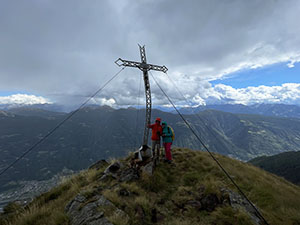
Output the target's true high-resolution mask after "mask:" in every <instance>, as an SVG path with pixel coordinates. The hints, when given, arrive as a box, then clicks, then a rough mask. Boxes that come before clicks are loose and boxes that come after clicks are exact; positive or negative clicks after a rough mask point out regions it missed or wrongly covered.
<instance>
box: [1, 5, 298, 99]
mask: <svg viewBox="0 0 300 225" xmlns="http://www.w3.org/2000/svg"><path fill="white" fill-rule="evenodd" d="M299 12H300V1H297V0H294V1H293V0H286V1H279V0H251V1H247V0H235V1H234V0H222V1H221V0H218V1H217V0H206V1H204V0H201V1H200V0H186V1H174V0H155V1H154V0H152V1H149V0H142V1H141V0H139V1H137V0H136V1H129V0H126V1H124V0H119V1H108V0H107V1H104V0H103V1H98V0H97V1H96V0H89V1H81V0H74V1H69V0H68V1H67V0H59V1H58V0H57V1H50V0H26V1H14V0H12V1H8V0H7V1H5V0H2V1H0V90H1V91H25V92H28V93H34V94H36V95H40V96H44V97H46V98H48V99H50V100H51V101H54V102H60V103H65V102H70V101H71V102H72V101H74V102H77V101H78V102H81V99H80V98H78V96H81V95H82V96H87V95H89V94H90V93H92V92H93V91H94V90H96V89H97V88H98V87H99V86H100V85H101V84H102V83H103V81H104V80H107V79H109V77H110V76H112V75H113V74H114V73H116V72H117V71H118V70H119V68H118V67H117V66H116V65H115V64H114V61H115V60H116V59H117V58H118V57H121V58H124V59H129V60H139V52H138V46H137V43H140V44H145V45H146V52H147V59H148V62H149V63H154V64H161V65H166V66H167V67H168V68H169V75H170V76H172V77H173V79H174V80H175V81H176V82H177V85H178V86H180V88H182V91H183V92H184V93H185V94H187V95H188V96H189V97H190V98H191V99H192V98H193V97H194V102H196V103H201V101H202V100H203V99H205V100H206V99H208V98H209V97H210V98H211V96H209V93H211V95H212V96H213V97H212V99H218V98H222V96H221V95H222V93H223V92H224V90H227V91H228V92H226V93H225V94H224V96H225V95H228V94H229V95H230V94H232V93H234V92H232V93H231V92H230V91H231V90H230V88H227V87H226V88H224V87H218V88H214V87H212V86H211V85H210V83H209V82H208V81H210V80H213V79H217V78H220V77H224V76H227V75H228V74H230V73H231V72H234V71H238V70H241V69H245V68H255V67H259V66H265V65H271V64H274V63H278V62H287V63H288V62H289V61H291V62H297V61H299V60H300V38H299V36H300V26H299V25H298V21H300V18H299V17H300V14H299ZM125 71H126V72H125ZM125 71H124V73H123V74H122V75H121V77H119V78H118V80H116V81H115V82H114V83H113V84H112V85H111V86H109V87H108V88H107V89H106V90H105V92H103V93H102V95H101V96H100V97H101V98H108V99H109V98H111V97H114V98H115V101H116V103H118V104H136V95H137V94H138V87H139V75H140V74H141V73H140V71H138V70H134V69H128V70H127V69H126V70H125ZM154 75H155V76H157V77H158V79H159V80H160V81H161V82H162V84H164V86H165V88H166V89H167V90H168V92H169V93H170V94H171V95H173V96H174V97H176V92H175V91H174V88H173V87H172V86H171V85H170V84H169V82H167V81H166V78H165V77H164V76H163V75H161V74H157V73H154ZM152 86H153V93H154V96H156V101H157V104H162V103H165V100H163V98H162V96H161V94H160V93H159V91H158V89H157V88H156V87H154V85H152ZM293 87H295V86H293ZM222 88H223V89H222ZM282 88H283V87H282ZM220 89H222V91H218V90H220ZM283 89H284V88H283ZM255 90H256V89H255ZM285 90H286V89H285ZM248 91H249V90H240V91H239V93H241V92H243V93H244V92H248ZM251 91H253V89H251ZM260 91H263V90H260ZM292 91H293V94H294V95H299V96H300V87H298V86H296V89H293V90H292ZM142 93H143V92H142ZM254 95H255V93H252V94H251V96H254ZM247 96H250V95H245V96H244V97H243V98H247ZM293 98H295V96H293ZM197 99H198V100H197ZM199 99H200V100H199ZM201 99H202V100H201ZM296 100H297V97H296ZM99 101H101V100H100V99H99ZM241 102H242V103H243V100H241ZM246 102H247V101H246Z"/></svg>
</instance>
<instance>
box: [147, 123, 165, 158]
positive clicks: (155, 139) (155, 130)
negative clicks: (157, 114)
mask: <svg viewBox="0 0 300 225" xmlns="http://www.w3.org/2000/svg"><path fill="white" fill-rule="evenodd" d="M160 122H161V119H160V118H156V120H155V123H154V124H149V125H148V127H149V128H150V129H152V136H151V140H152V154H153V157H155V149H156V154H157V158H158V159H159V151H160V137H161V135H162V126H161V125H160Z"/></svg>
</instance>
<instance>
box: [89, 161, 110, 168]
mask: <svg viewBox="0 0 300 225" xmlns="http://www.w3.org/2000/svg"><path fill="white" fill-rule="evenodd" d="M106 166H108V162H106V160H104V159H101V160H99V161H98V162H96V163H94V164H93V165H91V166H90V167H89V170H91V169H96V170H99V169H101V168H103V167H106Z"/></svg>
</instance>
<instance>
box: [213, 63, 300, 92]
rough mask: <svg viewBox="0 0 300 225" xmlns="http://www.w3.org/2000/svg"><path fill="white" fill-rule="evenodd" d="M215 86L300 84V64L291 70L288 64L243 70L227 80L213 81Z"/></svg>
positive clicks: (238, 86) (237, 86)
mask: <svg viewBox="0 0 300 225" xmlns="http://www.w3.org/2000/svg"><path fill="white" fill-rule="evenodd" d="M211 83H212V84H213V85H216V84H225V85H229V86H232V87H233V88H246V87H249V86H254V87H257V86H260V85H266V86H280V85H282V84H284V83H300V63H295V64H294V67H292V68H289V67H288V66H287V63H286V62H285V63H278V64H274V65H271V66H266V67H263V68H257V69H249V70H243V71H240V72H237V73H233V74H231V76H230V77H229V78H227V79H223V80H220V79H219V80H215V81H211Z"/></svg>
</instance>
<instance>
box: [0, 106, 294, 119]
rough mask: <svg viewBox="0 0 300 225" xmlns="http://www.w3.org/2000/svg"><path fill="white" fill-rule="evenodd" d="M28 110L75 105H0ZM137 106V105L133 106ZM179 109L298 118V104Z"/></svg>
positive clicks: (67, 109) (56, 109)
mask: <svg viewBox="0 0 300 225" xmlns="http://www.w3.org/2000/svg"><path fill="white" fill-rule="evenodd" d="M88 107H95V108H97V107H99V106H97V105H89V106H88ZM26 108H27V109H29V110H32V109H37V110H41V109H42V110H45V111H51V112H64V113H68V112H70V111H72V110H74V109H75V107H74V106H73V107H68V106H64V105H58V104H37V105H27V106H26V105H0V110H5V111H11V112H13V113H17V114H19V113H23V112H22V111H23V110H24V111H26ZM135 108H137V107H135ZM154 108H155V109H158V110H161V111H164V112H171V113H175V114H176V113H177V112H176V111H175V110H174V109H173V108H170V107H163V106H154ZM178 108H179V111H180V112H181V113H184V114H194V113H199V112H203V111H205V110H211V109H212V110H218V111H222V112H229V113H235V114H257V115H264V116H276V117H288V118H300V106H298V105H285V104H255V105H242V104H223V105H205V106H204V105H203V106H198V107H178ZM25 113H26V112H25Z"/></svg>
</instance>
